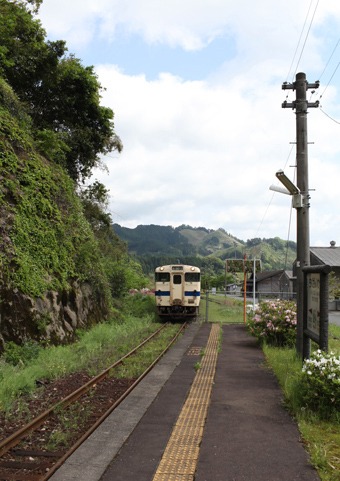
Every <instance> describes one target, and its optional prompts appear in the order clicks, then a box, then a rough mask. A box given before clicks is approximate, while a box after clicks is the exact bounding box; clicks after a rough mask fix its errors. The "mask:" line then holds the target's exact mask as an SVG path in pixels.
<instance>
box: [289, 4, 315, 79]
mask: <svg viewBox="0 0 340 481" xmlns="http://www.w3.org/2000/svg"><path fill="white" fill-rule="evenodd" d="M312 4H313V0H311V2H310V4H309V8H308V12H307V14H306V17H305V21H304V23H303V27H302V30H301V33H300V37H299V40H298V43H297V46H296V48H295V52H294V55H293V59H292V62H291V64H290V67H289V70H288V74H287V77H286V82H287V81H288V78H289V76H290V72H291V70H292V66H293V63H294V60H295V57H296V55H297V52H298V50H299V47H300V42H301V39H302V35H303V32H304V30H305V27H306V23H307V19H308V17H309V12H310V9H311V7H312Z"/></svg>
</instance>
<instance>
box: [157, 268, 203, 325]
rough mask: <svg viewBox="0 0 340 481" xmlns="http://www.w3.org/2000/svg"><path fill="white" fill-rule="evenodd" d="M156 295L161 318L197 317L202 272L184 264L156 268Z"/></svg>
mask: <svg viewBox="0 0 340 481" xmlns="http://www.w3.org/2000/svg"><path fill="white" fill-rule="evenodd" d="M155 296H156V306H157V313H158V315H159V317H160V318H166V317H168V318H177V319H179V318H183V319H184V318H187V317H193V318H194V317H196V316H197V315H198V312H199V305H200V296H201V272H200V269H199V268H198V267H195V266H188V265H182V264H175V265H167V266H160V267H157V268H156V269H155Z"/></svg>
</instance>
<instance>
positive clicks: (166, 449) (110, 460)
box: [51, 323, 320, 481]
mask: <svg viewBox="0 0 340 481" xmlns="http://www.w3.org/2000/svg"><path fill="white" fill-rule="evenodd" d="M202 354H203V355H202ZM51 480H52V481H75V480H79V481H80V480H81V481H172V480H174V481H320V478H319V476H318V474H317V472H316V471H315V470H314V468H313V467H312V466H311V464H310V462H309V457H308V454H307V453H306V451H305V449H304V446H303V443H302V441H301V439H300V435H299V431H298V429H297V426H296V424H295V422H294V421H293V419H292V418H291V416H290V415H289V413H288V412H287V411H286V409H285V408H284V405H283V398H282V392H281V390H280V388H279V386H278V383H277V381H276V378H275V376H274V375H273V374H272V373H271V372H270V371H269V370H268V369H267V368H266V366H265V363H264V356H263V353H262V351H261V349H260V348H259V347H258V346H257V344H256V340H255V339H254V338H253V337H251V336H250V335H249V334H248V333H247V331H246V329H245V326H243V325H240V324H231V325H222V326H219V325H215V324H208V323H204V324H199V323H192V324H191V325H189V327H188V328H187V329H186V331H185V333H184V335H183V336H182V337H181V338H180V339H179V340H178V341H177V342H176V344H175V345H174V346H173V348H172V349H171V350H170V351H169V352H168V353H167V354H166V355H165V356H164V357H163V359H162V360H161V362H160V363H159V364H158V365H157V366H156V367H155V368H154V369H153V370H152V371H151V372H150V373H149V374H148V376H146V378H145V379H144V380H143V381H142V382H141V383H140V384H139V385H138V386H137V388H136V389H135V390H134V391H133V392H132V393H131V394H130V395H129V396H128V398H127V399H126V400H125V401H124V402H123V403H122V404H121V405H120V406H119V407H118V408H117V409H116V410H115V411H114V413H112V415H111V416H110V417H109V418H107V420H106V421H105V422H104V423H103V424H102V425H101V426H100V428H99V429H98V430H97V431H96V432H95V433H93V434H92V436H90V437H89V439H88V440H87V441H86V442H85V443H83V445H82V446H81V447H80V448H79V449H78V450H77V451H76V452H75V453H74V454H73V455H72V456H71V457H70V458H69V459H68V461H67V462H66V463H65V465H64V466H62V467H61V468H60V469H59V470H58V471H57V472H56V473H55V474H54V475H53V476H52V477H51Z"/></svg>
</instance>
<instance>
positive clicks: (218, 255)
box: [113, 224, 296, 272]
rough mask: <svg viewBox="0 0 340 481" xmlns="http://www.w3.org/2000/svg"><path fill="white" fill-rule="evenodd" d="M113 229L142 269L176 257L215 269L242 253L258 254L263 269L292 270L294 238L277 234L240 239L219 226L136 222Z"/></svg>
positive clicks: (167, 261) (149, 270) (178, 259)
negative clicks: (280, 236) (286, 237)
mask: <svg viewBox="0 0 340 481" xmlns="http://www.w3.org/2000/svg"><path fill="white" fill-rule="evenodd" d="M113 229H114V231H115V232H116V234H117V235H118V236H119V238H120V239H122V240H124V241H126V242H127V245H128V250H129V252H130V253H131V254H133V255H135V256H136V257H137V259H138V260H139V261H140V262H141V263H142V265H143V268H144V270H145V272H152V271H153V269H154V268H155V267H156V266H157V265H161V264H167V263H173V262H178V261H180V262H183V263H184V262H185V263H189V264H196V265H198V266H204V265H207V263H208V264H210V265H211V264H213V266H214V269H217V270H221V269H223V266H224V262H223V261H224V260H225V259H231V258H233V259H234V258H237V259H242V258H243V256H244V254H247V256H250V257H252V256H253V255H255V257H256V258H260V259H261V261H262V268H263V269H264V270H275V269H287V270H291V269H292V264H293V261H294V259H295V257H296V244H295V242H292V241H289V242H288V243H287V241H284V240H282V239H280V238H278V237H275V238H271V239H261V238H255V239H249V240H247V241H242V240H240V239H238V238H237V237H235V236H233V235H231V234H228V233H227V232H226V231H225V230H224V229H221V228H220V229H217V230H213V229H207V228H205V227H190V226H188V225H181V226H179V227H175V228H174V227H172V226H159V225H139V226H137V227H136V228H134V229H129V228H127V227H121V226H120V225H118V224H114V225H113Z"/></svg>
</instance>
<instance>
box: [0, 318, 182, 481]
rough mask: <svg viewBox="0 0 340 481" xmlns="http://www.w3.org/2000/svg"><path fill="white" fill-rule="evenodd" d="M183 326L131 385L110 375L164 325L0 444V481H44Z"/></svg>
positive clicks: (126, 393) (120, 399) (145, 371)
mask: <svg viewBox="0 0 340 481" xmlns="http://www.w3.org/2000/svg"><path fill="white" fill-rule="evenodd" d="M185 326H186V324H182V325H180V326H179V329H178V330H177V332H176V333H175V335H174V336H173V337H172V338H171V340H170V342H169V343H168V345H167V346H166V347H165V349H164V350H163V351H162V352H161V353H160V354H159V355H158V356H157V358H156V359H153V360H152V362H151V363H149V364H148V366H147V367H145V369H144V371H143V373H142V374H140V375H139V376H138V378H137V379H119V378H116V377H114V372H115V370H116V369H117V368H119V367H121V366H122V365H124V362H125V361H127V360H128V359H130V358H132V357H133V356H134V355H136V353H139V352H140V351H141V350H142V349H143V348H146V347H147V346H148V345H149V344H150V343H151V342H152V341H153V340H155V338H156V336H158V335H159V334H160V332H161V331H162V330H163V329H166V327H167V324H165V325H164V326H162V327H161V328H160V329H158V330H157V331H155V332H154V333H153V334H152V335H151V336H149V337H148V338H147V339H145V340H144V341H143V342H142V343H140V344H139V345H138V346H136V347H135V348H134V349H133V350H131V351H130V352H129V353H127V354H126V355H125V356H123V357H122V358H121V359H119V360H118V361H116V362H115V363H114V364H112V365H111V366H109V367H108V368H106V369H105V370H104V371H102V372H101V373H100V374H98V375H97V376H95V377H93V378H91V379H89V380H86V382H84V383H83V384H82V385H81V386H80V387H78V388H77V389H75V390H74V391H73V392H71V393H70V394H69V395H67V396H66V397H64V398H63V399H61V400H60V401H58V402H56V403H55V404H53V405H52V406H51V407H49V408H48V409H46V410H45V411H44V412H42V413H40V414H39V415H38V416H37V417H36V418H34V419H32V420H31V421H30V422H29V423H27V424H25V425H24V426H22V427H21V428H20V429H18V430H16V431H15V432H13V433H12V434H11V435H10V436H8V437H6V439H4V440H2V441H1V442H0V481H47V480H48V479H49V478H50V477H51V476H52V474H53V473H54V472H55V471H56V470H57V469H58V468H59V467H60V466H61V465H62V464H63V463H64V462H65V460H66V459H67V458H68V457H69V456H70V455H71V454H72V453H73V452H74V451H75V450H76V449H77V448H78V447H79V446H80V445H81V444H82V443H83V442H84V441H85V440H86V439H87V438H88V436H90V434H91V433H92V432H93V431H94V430H95V429H96V428H97V427H98V426H99V425H100V424H101V423H102V422H103V421H104V419H105V418H106V417H107V416H108V415H109V414H110V413H111V412H112V411H113V410H114V409H115V408H116V407H117V406H118V405H119V404H120V403H121V402H122V401H123V400H124V399H125V398H126V396H127V395H128V394H129V393H130V392H131V391H132V390H133V389H134V388H135V387H136V386H137V384H138V383H139V382H140V381H141V380H142V379H143V378H144V377H145V376H146V374H147V373H148V372H149V371H150V370H151V369H152V368H153V367H154V365H155V364H156V363H157V362H158V361H159V360H160V358H161V357H162V356H163V355H164V353H165V352H166V351H167V350H168V349H169V348H170V346H171V345H172V344H173V343H174V342H175V340H176V339H177V337H178V336H179V334H180V333H181V332H182V331H183V329H184V328H185ZM63 437H64V438H65V439H63ZM51 439H52V440H54V442H53V441H52V442H51Z"/></svg>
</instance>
